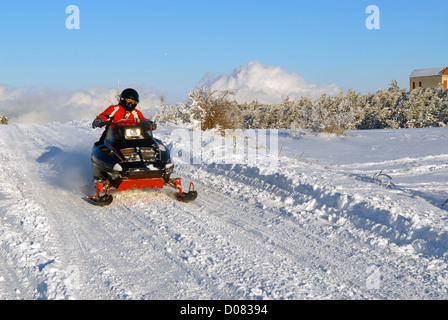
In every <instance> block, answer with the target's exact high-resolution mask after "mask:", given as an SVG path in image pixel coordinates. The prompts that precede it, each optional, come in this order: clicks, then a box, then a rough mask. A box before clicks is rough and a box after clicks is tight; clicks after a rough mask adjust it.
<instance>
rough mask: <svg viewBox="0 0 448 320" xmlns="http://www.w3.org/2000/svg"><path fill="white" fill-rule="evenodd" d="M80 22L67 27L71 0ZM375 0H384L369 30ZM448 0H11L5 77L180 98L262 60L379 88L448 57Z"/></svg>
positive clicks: (2, 43)
mask: <svg viewBox="0 0 448 320" xmlns="http://www.w3.org/2000/svg"><path fill="white" fill-rule="evenodd" d="M69 5H76V6H77V7H78V8H79V10H80V29H79V30H76V29H73V30H69V29H67V28H66V19H67V18H68V17H69V14H67V13H66V12H65V11H66V8H67V6H69ZM368 5H376V6H377V7H378V8H379V9H380V29H379V30H369V29H367V28H366V26H365V21H366V19H367V18H368V17H369V14H366V12H365V11H366V8H367V6H368ZM447 12H448V1H446V0H425V1H413V0H408V1H404V0H387V1H386V0H369V1H364V0H338V1H335V0H316V1H309V0H275V1H273V0H272V1H267V0H258V1H255V0H239V1H235V0H226V1H216V0H182V1H180V0H179V1H169V0H164V1H160V0H159V1H151V0H127V1H115V0H108V1H103V0H89V1H84V0H71V1H62V0H42V1H32V0H14V1H13V0H3V1H1V2H0V85H7V86H10V87H22V86H25V87H37V88H47V87H50V88H64V89H70V90H78V89H82V88H88V87H91V86H96V85H103V86H106V87H111V88H113V87H116V85H117V81H118V78H119V79H120V82H121V83H122V84H125V85H128V86H132V85H136V86H144V87H153V88H155V89H157V90H159V91H160V92H163V93H164V95H165V98H166V99H167V100H168V101H171V102H173V101H174V100H182V99H183V98H185V97H186V96H187V94H188V92H189V91H191V90H192V89H193V88H194V87H195V86H196V84H197V83H198V82H199V81H200V80H201V79H202V78H203V76H204V75H205V74H206V73H207V72H212V73H213V74H216V75H219V74H229V73H231V72H232V71H233V70H235V69H236V68H238V67H240V66H243V65H246V64H248V63H249V62H250V61H258V62H260V63H261V64H263V65H272V66H278V67H281V68H282V69H283V70H285V71H286V72H289V73H296V74H298V75H300V76H302V77H304V78H305V80H306V82H309V83H316V84H319V85H320V84H326V83H333V84H335V85H337V86H338V87H339V88H341V89H343V90H346V89H348V88H352V89H354V90H356V91H358V92H362V93H366V92H375V91H377V90H379V89H383V88H386V87H387V86H388V84H389V83H390V81H391V79H396V80H397V81H398V84H399V85H400V86H401V87H408V77H409V75H410V73H411V72H412V70H414V69H419V68H435V67H448V44H447V41H446V39H447V32H448V20H447V18H446V13H447Z"/></svg>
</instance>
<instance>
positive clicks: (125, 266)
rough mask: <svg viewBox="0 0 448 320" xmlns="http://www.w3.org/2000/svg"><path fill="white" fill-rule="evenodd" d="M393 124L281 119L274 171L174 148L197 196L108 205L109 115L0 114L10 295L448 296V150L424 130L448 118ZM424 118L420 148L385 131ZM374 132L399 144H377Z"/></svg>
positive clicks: (2, 217)
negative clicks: (322, 127) (340, 129)
mask: <svg viewBox="0 0 448 320" xmlns="http://www.w3.org/2000/svg"><path fill="white" fill-rule="evenodd" d="M160 127H161V128H159V131H157V132H156V134H158V137H160V138H161V139H162V140H163V141H166V142H168V143H169V142H170V139H171V137H170V132H171V131H170V130H171V128H169V127H165V128H164V127H163V125H161V126H160ZM383 132H386V131H375V132H372V133H370V134H366V133H365V134H364V136H363V134H361V136H360V135H359V134H358V135H357V134H353V135H352V136H349V137H344V138H334V139H333V140H332V139H326V138H322V137H311V138H309V137H303V138H300V137H299V138H296V139H292V138H290V137H286V138H285V137H284V136H282V135H280V144H281V146H282V152H283V153H284V154H283V155H282V156H281V157H280V158H279V167H278V168H276V169H275V172H267V173H262V172H261V171H263V168H261V167H260V168H257V167H246V166H243V165H215V164H210V163H203V164H197V165H193V164H179V165H177V167H176V170H175V173H176V174H178V175H179V176H181V177H183V178H184V179H185V180H186V181H194V182H195V186H196V189H197V190H198V192H199V196H198V198H197V200H196V201H194V202H192V203H189V204H184V203H180V202H177V201H176V200H175V199H174V196H173V190H170V189H166V190H163V191H153V190H144V191H142V190H136V191H126V192H123V193H121V194H118V195H116V196H115V199H114V202H113V204H112V205H111V206H109V207H107V208H98V207H94V206H92V205H91V204H89V203H88V202H86V201H85V200H84V198H83V196H84V195H85V194H92V193H93V186H92V183H91V176H90V174H91V173H90V162H89V156H90V149H91V146H92V144H93V142H94V141H95V140H96V139H97V137H98V136H99V134H100V133H99V131H95V130H92V129H91V128H90V127H89V124H88V123H87V122H83V121H79V122H73V123H69V124H57V123H56V124H49V125H32V124H20V125H7V126H0V150H1V153H0V163H1V166H0V181H1V185H0V223H1V225H0V226H1V229H0V241H1V242H0V245H1V246H0V299H151V300H155V299H278V300H280V299H446V298H448V269H447V260H446V256H447V251H448V249H447V246H448V236H447V235H448V232H447V223H448V222H447V211H445V210H443V208H441V204H442V203H443V202H444V200H446V198H448V192H445V189H446V188H445V186H446V183H445V182H444V177H445V176H446V174H447V173H448V170H447V169H448V165H447V161H448V150H445V151H444V150H443V148H440V147H439V146H440V144H438V145H437V146H435V147H434V148H433V149H431V148H430V143H431V141H433V143H438V140H437V139H432V138H433V137H436V138H440V137H442V138H443V137H444V136H445V135H447V134H448V131H447V130H446V129H439V131H436V130H433V131H428V132H426V131H421V132H418V133H417V132H415V131H412V130H408V131H403V132H399V131H394V132H393V136H390V137H389V139H387V138H386V139H385V138H384V137H383V136H381V135H382V134H383ZM414 132H415V135H416V136H418V137H420V140H417V141H419V143H421V146H422V149H421V153H420V154H419V152H417V153H415V152H413V154H406V152H409V148H408V149H406V148H405V147H403V149H402V150H401V149H397V148H396V147H394V146H393V145H388V142H387V141H389V142H390V141H396V140H394V139H398V140H399V142H400V143H399V145H400V146H403V144H405V143H408V146H409V145H412V144H414V145H415V143H416V142H415V141H416V140H415V139H414V140H412V139H410V138H409V137H407V136H406V135H412V134H414ZM422 132H423V133H425V134H426V135H422ZM405 133H406V134H405ZM438 135H439V136H438ZM377 136H378V137H377ZM424 137H427V139H425V138H424ZM364 138H365V139H364ZM392 138H393V139H392ZM362 139H364V140H362ZM366 139H367V140H366ZM357 143H359V145H357ZM376 144H378V145H381V146H383V147H384V148H388V146H389V147H390V148H392V149H391V150H396V154H395V155H392V154H391V153H390V152H383V153H382V154H378V152H374V151H372V154H371V156H370V158H369V155H368V149H369V148H370V150H373V147H372V146H373V145H376ZM423 146H425V149H424V150H423ZM176 147H178V148H182V147H183V146H176ZM344 147H345V148H346V149H344ZM350 148H353V149H350ZM363 148H364V149H363ZM323 149H325V150H326V152H325V154H326V156H327V158H320V159H319V157H321V156H322V154H323V153H324V152H323V151H322V150H323ZM445 149H446V148H445ZM305 150H306V152H307V158H306V159H304V158H303V159H302V158H300V157H297V155H300V154H302V151H305ZM319 150H320V153H319ZM336 150H337V152H336ZM353 150H356V153H357V154H359V155H358V156H357V157H355V159H353V157H352V158H351V159H352V161H346V159H348V157H347V158H344V154H347V155H349V154H350V153H352V154H353V152H354V151H353ZM436 150H437V151H436ZM344 152H346V153H344ZM332 156H333V158H332ZM361 157H366V159H370V160H371V161H366V160H365V159H361ZM388 157H389V158H388ZM356 159H358V161H356ZM260 170H261V171H260ZM381 170H386V171H387V173H388V174H390V175H391V176H393V179H392V181H393V183H394V187H393V188H386V187H385V186H384V185H381V183H379V181H372V180H371V178H370V177H371V176H372V175H373V174H375V173H376V172H379V171H381ZM382 178H384V176H382ZM385 180H388V179H387V178H385Z"/></svg>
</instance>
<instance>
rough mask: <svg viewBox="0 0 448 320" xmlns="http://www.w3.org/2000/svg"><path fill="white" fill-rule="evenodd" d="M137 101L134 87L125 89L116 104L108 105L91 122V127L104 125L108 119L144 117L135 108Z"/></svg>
mask: <svg viewBox="0 0 448 320" xmlns="http://www.w3.org/2000/svg"><path fill="white" fill-rule="evenodd" d="M138 102H139V95H138V92H137V91H135V90H134V89H131V88H129V89H125V90H123V92H122V93H121V95H120V102H119V103H118V104H117V105H112V106H109V107H108V108H107V109H106V110H104V112H102V113H101V114H100V115H99V116H98V117H97V118H96V119H95V120H94V121H93V123H92V128H98V127H103V126H105V125H106V124H107V123H108V122H110V121H118V120H122V119H135V120H138V119H145V117H144V116H143V114H142V113H141V112H140V110H138V109H136V108H135V107H136V106H137V104H138Z"/></svg>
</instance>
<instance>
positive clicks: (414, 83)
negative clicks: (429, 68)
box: [409, 75, 448, 90]
mask: <svg viewBox="0 0 448 320" xmlns="http://www.w3.org/2000/svg"><path fill="white" fill-rule="evenodd" d="M442 77H445V79H442ZM443 80H448V75H447V76H432V77H415V78H411V79H410V86H409V87H410V88H411V90H412V89H417V88H420V87H421V88H437V87H438V86H439V84H441V83H443Z"/></svg>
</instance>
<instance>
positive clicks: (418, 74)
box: [411, 68, 446, 78]
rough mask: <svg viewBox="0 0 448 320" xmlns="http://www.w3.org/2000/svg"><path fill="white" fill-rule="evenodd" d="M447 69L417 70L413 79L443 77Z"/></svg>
mask: <svg viewBox="0 0 448 320" xmlns="http://www.w3.org/2000/svg"><path fill="white" fill-rule="evenodd" d="M445 69H446V68H433V69H417V70H414V71H413V72H412V73H411V78H416V77H432V76H441V75H442V74H443V72H444V71H445Z"/></svg>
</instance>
